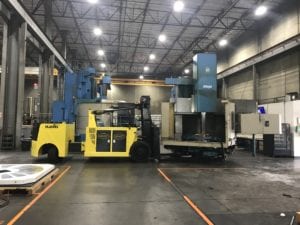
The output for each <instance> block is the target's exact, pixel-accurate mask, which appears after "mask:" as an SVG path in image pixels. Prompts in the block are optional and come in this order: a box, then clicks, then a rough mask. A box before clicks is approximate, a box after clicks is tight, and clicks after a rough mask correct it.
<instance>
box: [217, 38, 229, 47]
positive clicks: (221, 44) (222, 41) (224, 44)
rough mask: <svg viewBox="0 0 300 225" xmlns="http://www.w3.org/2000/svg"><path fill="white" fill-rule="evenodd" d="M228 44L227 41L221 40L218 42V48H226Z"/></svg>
mask: <svg viewBox="0 0 300 225" xmlns="http://www.w3.org/2000/svg"><path fill="white" fill-rule="evenodd" d="M227 44H228V41H227V40H226V39H221V40H220V41H219V46H220V47H224V46H226V45H227Z"/></svg>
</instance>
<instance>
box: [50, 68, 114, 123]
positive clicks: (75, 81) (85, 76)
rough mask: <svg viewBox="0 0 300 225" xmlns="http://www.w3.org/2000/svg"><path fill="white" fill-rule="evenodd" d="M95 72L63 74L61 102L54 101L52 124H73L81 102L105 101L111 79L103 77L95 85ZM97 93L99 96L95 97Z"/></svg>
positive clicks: (88, 70) (89, 69) (81, 71)
mask: <svg viewBox="0 0 300 225" xmlns="http://www.w3.org/2000/svg"><path fill="white" fill-rule="evenodd" d="M96 75H97V74H96V70H95V69H94V68H87V69H84V70H80V71H79V72H77V73H70V72H66V73H65V77H64V78H65V80H64V97H63V100H62V101H55V102H54V103H53V105H52V121H53V122H54V123H60V122H66V123H73V122H75V116H76V115H75V113H76V105H77V104H78V103H81V102H101V100H102V99H106V93H107V90H108V89H110V84H111V78H110V76H108V75H105V76H104V78H105V79H102V80H101V82H100V84H97V82H96V80H95V77H96ZM97 92H98V93H99V96H98V97H97Z"/></svg>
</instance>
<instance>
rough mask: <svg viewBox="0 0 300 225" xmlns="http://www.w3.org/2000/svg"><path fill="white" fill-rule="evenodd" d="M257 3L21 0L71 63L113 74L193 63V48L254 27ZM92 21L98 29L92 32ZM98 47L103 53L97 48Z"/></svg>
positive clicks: (175, 71) (169, 70)
mask: <svg viewBox="0 0 300 225" xmlns="http://www.w3.org/2000/svg"><path fill="white" fill-rule="evenodd" d="M90 1H91V0H90ZM94 1H95V0H94ZM283 2H284V1H283V0H265V1H263V4H264V5H266V6H267V7H268V8H269V10H272V9H273V10H275V9H276V8H278V7H279V6H280V4H283ZM261 3H262V1H259V0H185V1H184V4H185V5H184V9H183V11H181V12H175V11H174V9H173V4H174V0H99V1H98V2H97V3H94V4H92V3H90V2H89V0H52V4H51V1H50V0H23V4H24V6H25V7H26V8H27V10H28V11H29V12H30V13H31V14H32V16H33V17H34V19H35V20H36V21H37V22H38V24H39V25H40V26H41V27H42V28H45V25H46V26H47V28H48V31H47V32H48V35H49V36H51V37H50V39H51V40H53V42H54V44H55V46H56V47H57V49H59V50H60V51H61V52H63V49H64V47H63V46H64V43H66V46H67V60H68V61H69V62H70V63H71V65H72V66H73V67H76V66H77V67H78V66H83V65H93V66H94V67H96V68H97V69H98V70H99V71H101V70H106V71H107V72H109V73H110V74H111V75H113V76H118V77H122V76H123V77H132V78H136V77H137V76H139V75H140V74H144V76H146V77H147V76H151V78H163V77H165V76H170V75H180V74H182V72H183V71H184V69H186V68H189V69H191V65H190V62H191V59H192V56H193V55H194V53H195V52H196V51H219V50H220V49H221V47H220V46H219V45H218V42H219V40H220V39H222V38H225V39H227V40H228V41H229V42H230V41H233V40H235V39H236V38H237V37H239V36H240V35H241V34H242V33H243V32H245V31H247V30H249V29H254V28H253V27H255V26H253V25H254V24H255V23H256V22H257V21H258V20H261V18H257V17H255V16H254V9H255V8H256V7H257V6H258V5H259V4H261ZM45 9H46V10H45ZM45 12H47V16H46V17H45V14H46V13H45ZM45 18H46V23H45ZM96 27H97V28H100V29H101V32H100V33H102V34H101V35H95V33H94V28H96ZM160 34H164V35H165V36H166V40H165V41H164V42H161V41H159V39H158V37H159V35H160ZM100 49H101V50H103V51H104V56H100V55H99V54H98V51H99V50H100ZM62 54H63V53H62ZM150 54H154V55H155V59H150V58H149V56H150ZM101 64H105V68H104V65H102V67H101ZM145 67H148V68H146V70H147V69H148V70H147V71H144V70H145Z"/></svg>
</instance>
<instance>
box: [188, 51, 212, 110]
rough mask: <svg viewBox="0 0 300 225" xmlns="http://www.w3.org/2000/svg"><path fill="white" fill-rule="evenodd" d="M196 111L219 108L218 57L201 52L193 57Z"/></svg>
mask: <svg viewBox="0 0 300 225" xmlns="http://www.w3.org/2000/svg"><path fill="white" fill-rule="evenodd" d="M193 79H194V82H195V83H194V110H193V111H194V112H199V113H200V112H201V113H202V112H203V113H205V112H216V110H217V57H216V54H215V53H199V54H197V55H195V56H194V57H193Z"/></svg>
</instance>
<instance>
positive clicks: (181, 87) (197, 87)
mask: <svg viewBox="0 0 300 225" xmlns="http://www.w3.org/2000/svg"><path fill="white" fill-rule="evenodd" d="M216 70H217V57H216V54H215V53H199V54H197V55H195V56H194V57H193V78H191V77H178V78H166V80H165V83H166V84H170V85H175V86H174V87H173V88H172V90H171V98H174V99H175V102H176V98H192V97H193V105H194V112H216V110H217V71H216Z"/></svg>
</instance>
